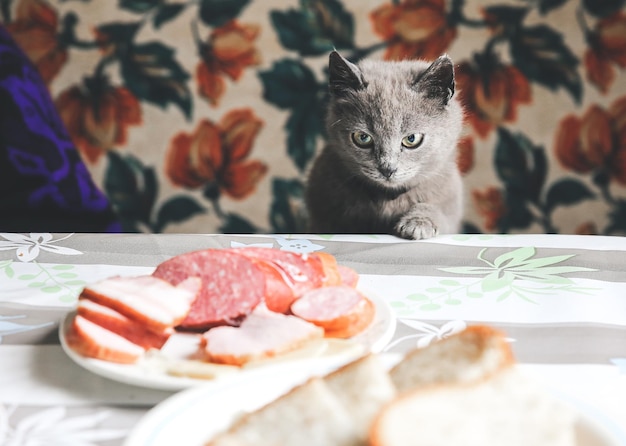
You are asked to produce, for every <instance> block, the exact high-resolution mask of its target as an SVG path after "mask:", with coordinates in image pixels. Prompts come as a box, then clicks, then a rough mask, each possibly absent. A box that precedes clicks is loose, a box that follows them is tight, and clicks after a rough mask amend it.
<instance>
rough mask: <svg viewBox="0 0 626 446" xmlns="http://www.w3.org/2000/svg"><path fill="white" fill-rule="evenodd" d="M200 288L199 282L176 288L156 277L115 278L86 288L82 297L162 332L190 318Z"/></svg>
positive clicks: (187, 283) (196, 280) (186, 283)
mask: <svg viewBox="0 0 626 446" xmlns="http://www.w3.org/2000/svg"><path fill="white" fill-rule="evenodd" d="M194 283H195V286H194ZM199 286H200V281H199V280H198V279H192V280H191V281H188V282H185V283H183V284H181V286H179V287H176V286H173V285H171V284H170V283H168V282H166V281H165V280H162V279H159V278H158V277H154V276H135V277H120V276H116V277H111V278H108V279H104V280H101V281H99V282H96V283H93V284H91V285H87V286H86V287H85V288H84V289H83V291H82V293H81V296H80V298H81V299H90V300H92V301H94V302H96V303H98V304H100V305H103V306H107V307H109V308H111V309H113V310H115V311H117V312H119V313H121V314H123V315H124V316H126V317H128V318H129V319H132V320H134V321H136V322H139V323H141V324H145V325H146V327H148V328H149V329H150V330H153V331H156V332H162V331H164V330H166V329H168V328H171V327H174V326H176V325H178V324H179V323H180V322H181V321H182V320H183V319H184V318H185V317H186V316H187V314H188V313H189V310H190V308H191V305H192V302H194V300H195V299H196V295H197V290H198V289H199ZM194 290H195V291H194Z"/></svg>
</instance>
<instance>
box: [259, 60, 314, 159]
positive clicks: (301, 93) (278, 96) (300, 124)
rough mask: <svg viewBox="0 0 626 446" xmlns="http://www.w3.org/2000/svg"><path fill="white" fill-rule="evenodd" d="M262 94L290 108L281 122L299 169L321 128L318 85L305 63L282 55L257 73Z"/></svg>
mask: <svg viewBox="0 0 626 446" xmlns="http://www.w3.org/2000/svg"><path fill="white" fill-rule="evenodd" d="M259 77H260V78H261V82H262V83H263V97H264V98H265V100H267V101H268V102H270V103H272V104H274V105H276V106H278V107H279V108H282V109H291V114H290V115H289V118H288V119H287V122H286V124H285V130H286V132H287V153H288V155H289V157H290V158H291V159H292V160H293V162H294V164H295V165H296V166H297V167H298V169H300V170H301V171H303V170H304V169H305V168H306V166H307V164H308V162H309V161H310V160H311V158H312V157H313V156H314V154H315V148H316V142H317V137H318V135H319V134H320V133H321V131H322V119H323V118H322V113H321V110H320V109H321V106H320V101H321V100H323V99H320V93H321V91H320V90H321V88H322V87H321V85H320V84H318V83H317V81H316V80H315V75H314V74H313V72H312V71H311V69H310V68H309V67H307V66H306V65H304V64H303V63H302V62H300V61H295V60H291V59H282V60H279V61H277V62H275V63H274V65H273V66H272V68H271V69H269V70H267V71H262V72H260V73H259Z"/></svg>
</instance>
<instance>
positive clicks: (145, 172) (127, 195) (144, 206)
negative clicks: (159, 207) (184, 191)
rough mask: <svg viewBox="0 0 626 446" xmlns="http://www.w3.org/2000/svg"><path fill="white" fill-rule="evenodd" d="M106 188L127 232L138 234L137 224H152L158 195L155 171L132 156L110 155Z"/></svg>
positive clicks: (105, 179)
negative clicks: (152, 213)
mask: <svg viewBox="0 0 626 446" xmlns="http://www.w3.org/2000/svg"><path fill="white" fill-rule="evenodd" d="M107 160H108V164H107V168H106V171H105V176H104V189H105V192H106V195H107V197H108V198H109V200H110V201H111V204H112V205H113V207H114V208H115V210H116V212H117V213H118V214H119V216H120V219H121V220H122V225H123V229H124V231H125V232H139V226H138V223H143V224H149V221H150V214H151V212H152V207H153V205H154V200H155V197H156V195H157V187H158V185H157V183H156V175H155V172H154V169H153V168H151V167H145V166H143V164H142V163H141V162H140V161H139V160H138V159H137V158H135V157H133V156H132V155H127V156H124V157H122V156H121V155H119V154H118V153H117V152H115V151H109V152H107Z"/></svg>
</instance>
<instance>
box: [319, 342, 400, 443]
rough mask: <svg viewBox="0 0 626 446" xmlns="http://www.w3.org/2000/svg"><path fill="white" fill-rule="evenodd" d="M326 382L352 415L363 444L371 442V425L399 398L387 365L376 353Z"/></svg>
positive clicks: (333, 374) (359, 360)
mask: <svg viewBox="0 0 626 446" xmlns="http://www.w3.org/2000/svg"><path fill="white" fill-rule="evenodd" d="M324 380H325V381H326V384H327V385H328V387H329V388H330V390H331V391H332V392H333V393H334V395H335V396H336V397H337V399H338V400H339V401H340V402H341V404H343V406H344V407H345V408H346V410H347V411H348V413H349V414H350V417H351V418H352V422H353V424H354V427H355V430H356V434H357V437H358V438H359V439H360V440H362V441H365V440H366V439H367V436H368V433H369V428H370V425H371V423H372V421H373V419H374V417H375V416H376V415H377V414H378V412H379V411H380V409H381V408H382V406H383V405H384V404H386V403H387V402H389V401H391V399H392V398H394V397H395V395H396V388H395V386H394V385H393V383H392V382H391V378H390V377H389V373H388V372H387V366H386V365H385V364H383V362H382V360H381V358H380V356H377V355H373V354H370V355H366V356H364V357H362V358H360V359H357V360H356V361H353V362H350V363H349V364H347V365H345V366H343V367H341V368H340V369H338V370H336V371H334V372H332V373H330V374H328V375H326V377H325V378H324Z"/></svg>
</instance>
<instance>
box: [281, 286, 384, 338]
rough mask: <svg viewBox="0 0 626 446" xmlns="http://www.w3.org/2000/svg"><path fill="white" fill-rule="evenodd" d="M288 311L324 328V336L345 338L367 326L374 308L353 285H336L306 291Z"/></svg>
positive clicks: (371, 318)
mask: <svg viewBox="0 0 626 446" xmlns="http://www.w3.org/2000/svg"><path fill="white" fill-rule="evenodd" d="M291 312H292V313H293V314H294V315H295V316H298V317H300V318H302V319H304V320H306V321H309V322H311V323H313V324H315V325H318V326H320V327H322V328H324V331H325V335H326V336H327V337H340V338H346V337H351V336H354V335H355V334H358V333H360V332H361V331H363V330H364V329H365V328H367V326H368V325H369V324H370V323H371V322H372V320H373V319H374V314H375V308H374V305H373V304H372V302H371V301H370V300H369V299H366V298H365V297H364V296H363V295H362V294H361V293H360V292H358V291H357V290H355V289H354V288H352V287H350V286H347V285H338V286H329V287H323V288H319V289H316V290H312V291H309V292H308V293H306V294H304V295H303V296H301V297H300V299H298V300H297V301H295V302H294V303H293V304H292V305H291Z"/></svg>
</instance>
